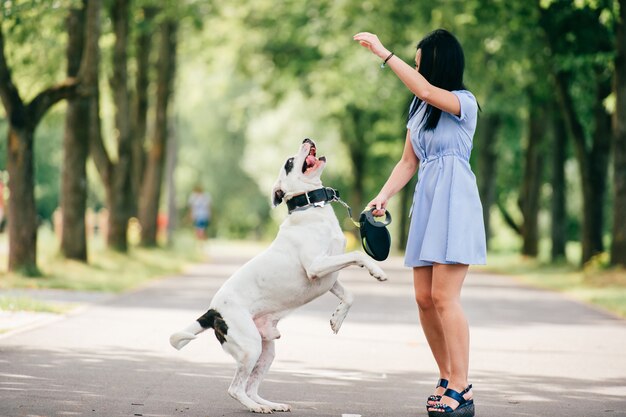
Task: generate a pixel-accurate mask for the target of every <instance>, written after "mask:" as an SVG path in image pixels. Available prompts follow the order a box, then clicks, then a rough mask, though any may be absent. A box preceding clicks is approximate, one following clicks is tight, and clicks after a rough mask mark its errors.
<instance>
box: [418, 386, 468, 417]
mask: <svg viewBox="0 0 626 417" xmlns="http://www.w3.org/2000/svg"><path fill="white" fill-rule="evenodd" d="M471 389H472V385H471V384H470V385H468V386H467V388H465V389H464V390H463V391H462V392H457V391H455V390H453V389H449V388H448V389H447V390H446V392H445V393H444V394H443V396H444V397H448V398H452V399H453V400H455V401H457V402H458V403H459V405H458V406H457V407H456V408H455V409H453V408H452V407H450V406H449V405H445V404H443V403H437V404H435V405H434V406H431V407H428V417H437V416H445V417H474V400H473V399H470V400H466V399H465V398H463V394H465V393H467V392H468V391H469V390H471Z"/></svg>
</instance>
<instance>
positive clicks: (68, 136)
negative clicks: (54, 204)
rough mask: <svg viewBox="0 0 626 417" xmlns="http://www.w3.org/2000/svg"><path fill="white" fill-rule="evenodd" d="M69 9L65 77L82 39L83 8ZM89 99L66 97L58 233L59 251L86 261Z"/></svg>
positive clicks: (75, 65) (73, 72) (76, 63)
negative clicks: (60, 223) (59, 236)
mask: <svg viewBox="0 0 626 417" xmlns="http://www.w3.org/2000/svg"><path fill="white" fill-rule="evenodd" d="M86 3H87V1H86V0H83V7H82V9H72V10H70V14H69V17H68V21H67V26H68V48H67V59H68V70H67V75H68V76H69V77H75V76H77V75H78V71H79V69H80V62H81V59H82V53H83V48H84V43H85V42H84V41H85V10H86V7H87V4H86ZM88 138H89V99H88V98H85V97H78V98H75V99H71V100H68V103H67V112H66V118H65V137H64V142H63V170H62V181H61V182H62V185H61V213H62V219H63V220H62V225H63V227H62V235H61V252H62V253H63V255H64V256H65V257H66V258H69V259H76V260H80V261H87V236H86V230H85V210H86V205H87V172H86V169H85V164H86V162H87V155H88V153H89V141H88Z"/></svg>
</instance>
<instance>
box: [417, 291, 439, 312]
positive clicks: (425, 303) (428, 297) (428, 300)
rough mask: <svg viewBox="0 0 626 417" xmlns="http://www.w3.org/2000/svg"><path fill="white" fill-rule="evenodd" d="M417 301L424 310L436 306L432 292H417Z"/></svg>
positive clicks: (418, 305)
mask: <svg viewBox="0 0 626 417" xmlns="http://www.w3.org/2000/svg"><path fill="white" fill-rule="evenodd" d="M415 302H416V303H417V307H418V308H419V309H420V310H422V311H427V310H432V309H433V308H435V303H434V301H433V297H432V293H430V292H425V293H416V294H415Z"/></svg>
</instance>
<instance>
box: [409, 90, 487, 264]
mask: <svg viewBox="0 0 626 417" xmlns="http://www.w3.org/2000/svg"><path fill="white" fill-rule="evenodd" d="M452 93H453V94H455V95H456V96H457V97H458V98H459V102H460V103H461V114H460V116H456V115H453V114H450V113H446V112H441V118H440V119H439V123H438V125H437V127H436V128H435V129H434V130H425V129H423V128H422V127H423V124H424V121H423V120H422V117H423V114H424V111H425V109H426V105H425V104H424V103H423V102H422V103H421V104H420V108H419V109H418V111H417V112H416V113H415V114H414V115H413V117H412V118H411V119H410V120H409V122H408V124H407V129H409V131H410V135H411V136H410V138H411V144H412V145H413V150H414V151H415V154H416V155H417V157H418V158H419V160H420V164H419V172H418V179H417V185H416V186H415V194H414V196H413V206H412V207H411V227H410V229H409V237H408V241H407V246H406V256H405V260H404V263H405V265H406V266H409V267H415V266H428V265H432V264H433V263H434V262H436V263H440V264H468V265H469V264H478V265H484V264H485V263H486V258H487V256H486V253H487V248H486V240H485V226H484V223H483V211H482V205H481V203H480V197H479V196H478V187H477V185H476V177H475V176H474V173H473V172H472V169H471V167H470V164H469V158H470V153H471V151H472V138H473V136H474V131H475V130H476V120H477V113H478V104H477V103H476V98H475V97H474V96H473V95H472V93H470V92H469V91H467V90H458V91H452Z"/></svg>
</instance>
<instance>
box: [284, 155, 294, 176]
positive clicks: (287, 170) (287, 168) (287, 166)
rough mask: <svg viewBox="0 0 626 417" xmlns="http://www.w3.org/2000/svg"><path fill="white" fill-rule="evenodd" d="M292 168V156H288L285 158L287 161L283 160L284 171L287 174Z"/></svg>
mask: <svg viewBox="0 0 626 417" xmlns="http://www.w3.org/2000/svg"><path fill="white" fill-rule="evenodd" d="M292 169H293V158H289V159H287V162H285V172H286V173H287V175H289V173H290V172H291V170H292Z"/></svg>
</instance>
